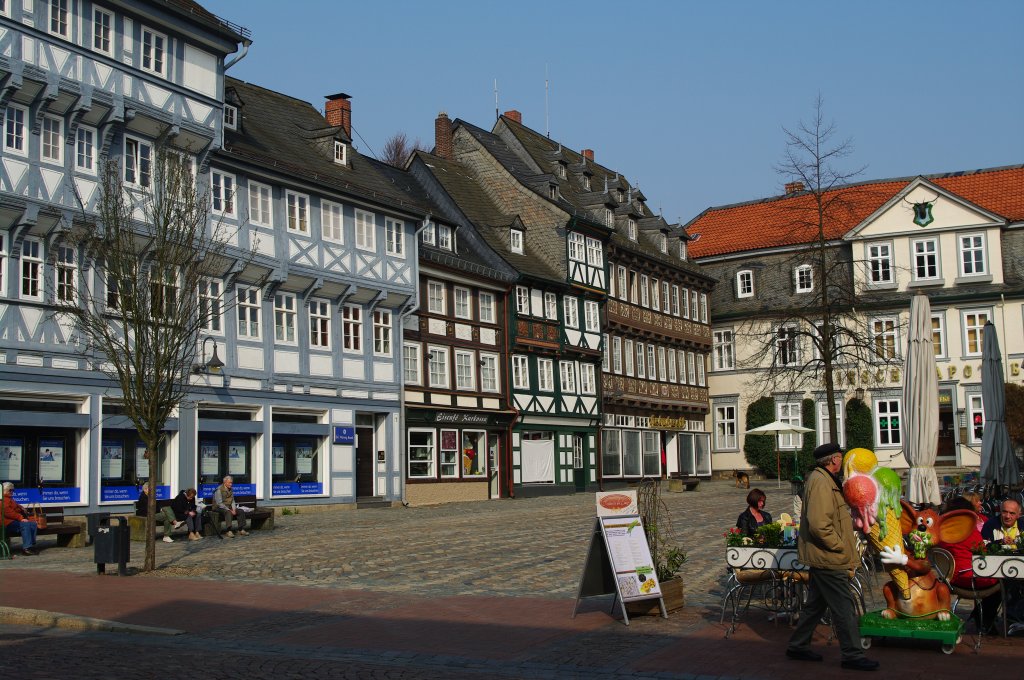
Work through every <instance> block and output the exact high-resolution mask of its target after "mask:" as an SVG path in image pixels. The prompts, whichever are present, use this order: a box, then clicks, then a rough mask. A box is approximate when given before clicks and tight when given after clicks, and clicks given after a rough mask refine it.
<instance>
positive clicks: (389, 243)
mask: <svg viewBox="0 0 1024 680" xmlns="http://www.w3.org/2000/svg"><path fill="white" fill-rule="evenodd" d="M384 242H385V249H386V251H387V254H388V255H391V256H393V257H405V222H403V221H402V220H396V219H394V218H393V217H385V218H384Z"/></svg>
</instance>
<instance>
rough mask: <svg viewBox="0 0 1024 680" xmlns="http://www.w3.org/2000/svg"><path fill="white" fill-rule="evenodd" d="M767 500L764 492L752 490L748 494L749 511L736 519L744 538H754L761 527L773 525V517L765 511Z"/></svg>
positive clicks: (745, 511)
mask: <svg viewBox="0 0 1024 680" xmlns="http://www.w3.org/2000/svg"><path fill="white" fill-rule="evenodd" d="M765 499H766V496H765V495H764V491H761V490H760V489H751V490H750V493H748V494H747V509H746V510H744V511H743V512H742V513H740V516H739V517H738V518H736V528H738V529H739V530H740V531H742V532H743V535H744V536H749V537H750V538H753V537H754V532H755V531H757V528H758V527H759V526H761V525H762V524H771V523H772V516H771V515H770V514H768V513H767V512H765V509H764V502H765Z"/></svg>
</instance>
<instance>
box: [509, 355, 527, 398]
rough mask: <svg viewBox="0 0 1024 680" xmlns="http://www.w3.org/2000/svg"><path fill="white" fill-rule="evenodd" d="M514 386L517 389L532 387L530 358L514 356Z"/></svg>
mask: <svg viewBox="0 0 1024 680" xmlns="http://www.w3.org/2000/svg"><path fill="white" fill-rule="evenodd" d="M512 387H514V388H516V389H517V390H528V389H530V370H529V360H528V359H527V358H526V357H525V356H520V355H514V356H513V357H512Z"/></svg>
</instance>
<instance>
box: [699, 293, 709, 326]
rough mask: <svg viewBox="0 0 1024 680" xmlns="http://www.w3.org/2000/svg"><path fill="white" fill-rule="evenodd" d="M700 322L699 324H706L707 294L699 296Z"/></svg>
mask: <svg viewBox="0 0 1024 680" xmlns="http://www.w3.org/2000/svg"><path fill="white" fill-rule="evenodd" d="M700 322H701V323H707V322H708V294H707V293H701V294H700Z"/></svg>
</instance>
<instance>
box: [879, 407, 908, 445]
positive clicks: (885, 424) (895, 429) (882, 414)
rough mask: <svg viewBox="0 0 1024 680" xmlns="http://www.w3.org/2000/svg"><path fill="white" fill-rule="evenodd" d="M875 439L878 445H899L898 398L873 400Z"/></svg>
mask: <svg viewBox="0 0 1024 680" xmlns="http://www.w3.org/2000/svg"><path fill="white" fill-rule="evenodd" d="M875 441H876V442H878V445H879V446H899V445H900V442H901V441H902V440H901V439H900V400H899V399H880V400H878V401H876V402H875Z"/></svg>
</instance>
